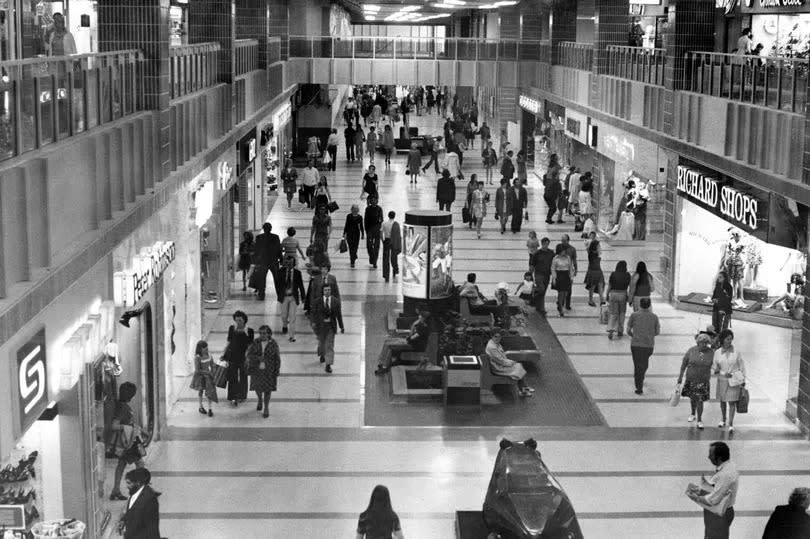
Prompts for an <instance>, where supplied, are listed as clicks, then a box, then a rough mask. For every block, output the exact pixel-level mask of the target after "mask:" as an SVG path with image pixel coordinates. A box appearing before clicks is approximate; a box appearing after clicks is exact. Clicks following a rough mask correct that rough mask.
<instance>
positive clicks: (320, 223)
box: [309, 205, 332, 253]
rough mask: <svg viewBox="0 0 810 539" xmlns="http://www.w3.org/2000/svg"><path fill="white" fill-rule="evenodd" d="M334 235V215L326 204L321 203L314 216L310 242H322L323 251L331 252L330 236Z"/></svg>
mask: <svg viewBox="0 0 810 539" xmlns="http://www.w3.org/2000/svg"><path fill="white" fill-rule="evenodd" d="M331 235H332V217H331V216H330V215H329V213H328V212H327V211H326V206H323V205H319V206H317V209H316V210H315V215H314V216H313V217H312V230H311V231H310V233H309V242H310V243H320V244H321V247H322V249H323V251H324V252H325V253H326V252H329V236H331Z"/></svg>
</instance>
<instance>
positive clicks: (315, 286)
mask: <svg viewBox="0 0 810 539" xmlns="http://www.w3.org/2000/svg"><path fill="white" fill-rule="evenodd" d="M331 270H332V264H331V263H330V262H329V260H328V259H326V261H325V262H324V265H323V266H320V267H318V268H315V272H314V273H313V274H312V278H311V279H310V280H309V285H308V286H307V296H306V297H307V299H306V301H305V302H304V310H305V311H306V312H310V311H311V310H312V305H313V302H315V301H317V300H318V299H320V297H321V296H322V295H323V292H322V290H323V287H324V285H325V284H328V285H329V286H331V287H332V296H333V297H336V298H338V299H340V288H339V287H338V282H337V278H336V277H335V276H334V275H332V274H331V273H330V271H331Z"/></svg>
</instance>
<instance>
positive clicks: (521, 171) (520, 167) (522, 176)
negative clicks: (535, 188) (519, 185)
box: [515, 150, 529, 185]
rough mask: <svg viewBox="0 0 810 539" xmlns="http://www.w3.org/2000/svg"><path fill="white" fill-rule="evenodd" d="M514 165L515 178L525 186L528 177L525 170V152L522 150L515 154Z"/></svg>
mask: <svg viewBox="0 0 810 539" xmlns="http://www.w3.org/2000/svg"><path fill="white" fill-rule="evenodd" d="M515 163H516V164H517V168H516V170H517V178H518V180H520V181H521V182H523V183H524V185H525V184H526V181H527V179H528V177H529V176H528V172H527V170H526V152H525V151H524V150H520V151H519V152H518V153H517V159H515Z"/></svg>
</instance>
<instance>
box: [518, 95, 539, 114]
mask: <svg viewBox="0 0 810 539" xmlns="http://www.w3.org/2000/svg"><path fill="white" fill-rule="evenodd" d="M519 103H520V107H521V108H523V109H526V110H528V111H529V112H531V113H532V114H539V113H540V102H539V101H538V100H537V99H533V98H531V97H529V96H527V95H521V96H520V100H519Z"/></svg>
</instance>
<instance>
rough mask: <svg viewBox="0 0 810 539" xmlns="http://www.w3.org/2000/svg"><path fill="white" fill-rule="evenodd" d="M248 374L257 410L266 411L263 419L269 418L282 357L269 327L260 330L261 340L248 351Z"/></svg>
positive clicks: (263, 413) (256, 341)
mask: <svg viewBox="0 0 810 539" xmlns="http://www.w3.org/2000/svg"><path fill="white" fill-rule="evenodd" d="M247 363H248V374H250V390H251V391H255V392H256V396H257V397H259V404H258V405H257V406H256V410H257V411H259V412H262V406H264V411H263V412H262V417H265V418H266V417H268V416H269V415H270V411H269V410H268V406H269V405H270V394H271V393H272V392H273V391H275V390H276V387H277V383H278V373H279V371H280V370H281V355H280V354H279V351H278V343H276V341H274V340H273V331H272V330H271V329H270V327H269V326H262V327H260V328H259V338H258V339H257V340H255V341H253V344H251V345H250V347H249V348H248V351H247Z"/></svg>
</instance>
